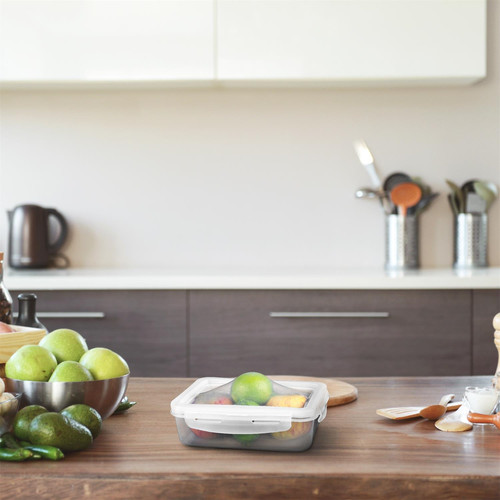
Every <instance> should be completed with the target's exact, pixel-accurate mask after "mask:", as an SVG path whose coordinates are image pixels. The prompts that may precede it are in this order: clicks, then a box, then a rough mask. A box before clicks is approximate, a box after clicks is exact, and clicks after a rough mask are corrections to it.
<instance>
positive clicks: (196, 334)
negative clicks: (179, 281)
mask: <svg viewBox="0 0 500 500" xmlns="http://www.w3.org/2000/svg"><path fill="white" fill-rule="evenodd" d="M189 303H190V326H189V345H190V348H189V349H190V356H189V375H190V376H194V377H199V376H229V377H230V376H235V375H238V374H240V373H243V372H246V371H260V372H264V373H267V374H289V375H290V374H293V375H295V374H297V375H316V376H335V377H340V376H345V377H347V376H413V375H424V376H425V375H432V376H438V375H469V374H470V373H471V356H470V350H471V292H470V290H452V291H444V290H416V291H414V290H412V291H402V290H397V291H392V290H391V291H385V290H384V291H369V290H355V291H354V290H349V291H267V290H266V291H214V290H210V291H191V292H189ZM339 312H340V313H351V312H352V313H360V312H361V313H388V314H389V315H388V317H386V318H384V317H356V314H354V317H293V314H290V315H289V316H291V317H271V313H339Z"/></svg>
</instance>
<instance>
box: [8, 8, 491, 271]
mask: <svg viewBox="0 0 500 500" xmlns="http://www.w3.org/2000/svg"><path fill="white" fill-rule="evenodd" d="M488 8H489V13H488V17H489V35H488V47H489V54H488V78H487V79H486V80H484V81H483V82H481V83H479V84H477V85H474V86H469V87H437V88H413V89H397V88H396V89H371V90H370V89H352V90H339V89H286V90H284V89H202V90H200V89H196V90H195V89H185V90H172V89H165V90H105V91H104V90H89V91H82V90H66V91H61V90H58V91H33V90H31V91H4V92H3V93H2V95H1V100H0V113H1V115H0V148H1V149H0V168H1V182H0V211H2V212H5V210H7V209H8V208H12V207H13V206H15V205H17V204H21V203H36V204H41V205H44V206H52V207H55V208H57V209H59V210H60V211H61V212H63V213H64V214H65V215H66V216H67V218H68V220H69V222H70V224H71V229H72V233H71V238H70V241H69V242H68V244H67V246H66V248H65V253H66V254H67V255H68V256H69V257H70V259H71V261H72V264H73V266H74V267H129V268H135V267H143V268H152V267H157V266H211V265H218V266H237V265H245V266H250V267H251V266H260V265H266V266H267V265H273V266H289V265H292V266H295V265H328V266H347V267H351V266H358V265H362V266H375V267H380V266H382V264H383V260H384V232H383V230H384V224H383V222H384V221H383V215H382V212H381V209H380V208H379V206H378V205H377V203H376V202H375V201H372V200H356V199H355V198H354V191H355V190H356V189H357V188H358V187H360V186H366V185H369V178H368V176H367V174H366V172H365V171H364V170H363V168H362V167H361V166H360V165H359V162H358V160H357V158H356V156H355V154H354V151H353V148H352V141H353V139H358V138H364V139H365V140H366V141H367V143H368V145H369V147H370V148H371V150H372V152H373V153H374V156H375V159H376V161H377V163H378V166H379V168H380V170H381V172H382V173H383V174H384V175H386V174H389V173H391V172H394V171H399V170H403V171H406V172H407V173H409V174H411V175H420V176H422V177H423V178H424V180H426V181H427V182H428V183H429V184H430V185H431V186H432V187H433V188H434V189H435V190H437V191H439V192H440V193H442V194H441V196H440V197H439V198H438V200H437V201H436V202H435V203H434V205H433V206H432V207H431V208H430V210H429V211H427V212H426V213H425V214H424V215H423V216H422V218H421V251H422V266H423V267H449V266H450V265H451V262H452V230H453V220H452V215H451V211H450V208H449V206H448V204H447V200H446V194H447V192H448V188H447V187H446V185H445V182H444V179H445V178H450V179H452V180H454V181H455V182H457V183H462V182H464V181H465V180H467V179H470V178H484V179H488V180H491V181H493V182H495V183H496V184H499V185H500V76H499V73H500V50H499V47H500V2H493V1H491V2H489V4H488ZM6 225H7V220H6V217H3V216H2V217H0V231H1V235H2V239H1V242H0V243H1V244H0V248H5V247H6ZM499 228H500V201H497V202H496V204H495V205H494V206H493V207H492V209H491V211H490V245H489V250H490V264H491V265H492V266H499V265H500V231H499Z"/></svg>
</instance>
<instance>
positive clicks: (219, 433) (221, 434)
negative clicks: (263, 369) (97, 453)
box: [170, 377, 329, 451]
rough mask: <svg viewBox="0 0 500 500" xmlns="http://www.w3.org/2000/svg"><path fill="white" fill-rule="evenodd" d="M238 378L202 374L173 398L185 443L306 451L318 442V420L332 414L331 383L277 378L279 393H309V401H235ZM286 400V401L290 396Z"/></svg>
mask: <svg viewBox="0 0 500 500" xmlns="http://www.w3.org/2000/svg"><path fill="white" fill-rule="evenodd" d="M232 381H233V379H230V378H219V377H205V378H200V379H198V380H197V381H196V382H194V383H193V384H192V385H191V386H189V387H188V388H187V389H186V390H185V391H184V392H183V393H182V394H180V395H179V396H177V397H176V398H175V399H174V400H173V401H172V402H171V404H170V408H171V413H172V415H173V416H174V417H175V421H176V423H177V432H178V433H179V439H180V441H181V442H182V444H184V445H186V446H201V447H209V448H236V449H242V450H268V451H304V450H307V449H308V448H309V447H310V446H311V445H312V442H313V439H314V436H315V434H316V430H317V427H318V424H319V423H320V422H321V421H322V420H323V419H324V418H325V416H326V407H327V402H328V398H329V394H328V390H327V388H326V385H325V384H323V383H321V382H311V381H307V382H306V381H280V382H279V384H278V383H276V382H274V381H273V395H281V397H282V398H284V396H286V395H288V396H293V395H303V396H305V404H304V406H303V407H290V406H268V405H255V406H246V405H240V404H233V401H232V400H231V397H230V387H231V383H232ZM207 395H208V396H207ZM303 400H304V399H303ZM199 401H201V402H199ZM281 401H282V404H286V399H283V400H281ZM269 402H270V401H269ZM269 402H268V403H269Z"/></svg>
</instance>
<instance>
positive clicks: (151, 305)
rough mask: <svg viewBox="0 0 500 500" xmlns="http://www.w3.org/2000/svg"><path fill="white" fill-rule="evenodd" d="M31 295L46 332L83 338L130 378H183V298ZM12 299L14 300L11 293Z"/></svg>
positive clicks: (176, 294) (175, 294)
mask: <svg viewBox="0 0 500 500" xmlns="http://www.w3.org/2000/svg"><path fill="white" fill-rule="evenodd" d="M36 294H37V297H38V300H37V311H38V312H39V313H40V318H39V319H40V321H41V322H42V323H43V324H44V325H45V326H46V327H47V329H48V330H49V331H51V330H55V329H57V328H71V329H74V330H76V331H77V332H79V333H81V334H82V335H83V337H85V339H86V340H87V344H88V346H89V348H92V347H107V348H109V349H112V350H113V351H116V352H118V353H119V354H121V355H122V356H123V357H124V358H125V359H126V360H127V362H128V364H129V366H130V371H131V373H132V375H133V376H136V377H141V376H142V377H184V376H186V375H187V346H186V292H183V291H143V290H140V291H137V290H133V291H127V290H119V291H114V290H113V291H80V290H78V291H40V292H36ZM12 295H13V297H16V296H17V292H13V293H12ZM14 302H16V300H15V299H14ZM47 313H50V314H47ZM54 313H55V314H54ZM68 313H69V314H68Z"/></svg>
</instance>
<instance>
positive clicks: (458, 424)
mask: <svg viewBox="0 0 500 500" xmlns="http://www.w3.org/2000/svg"><path fill="white" fill-rule="evenodd" d="M468 413H469V408H468V406H467V405H462V406H461V407H460V408H459V409H458V410H457V411H456V412H454V413H451V414H449V415H448V414H446V415H445V416H444V417H441V418H440V419H439V420H438V421H437V422H436V423H435V424H434V425H435V427H436V428H437V429H439V430H440V431H444V432H463V431H470V430H471V429H472V424H471V423H470V422H469V421H468V420H467V414H468Z"/></svg>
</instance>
